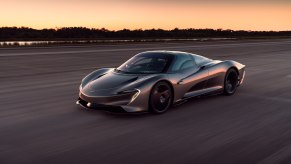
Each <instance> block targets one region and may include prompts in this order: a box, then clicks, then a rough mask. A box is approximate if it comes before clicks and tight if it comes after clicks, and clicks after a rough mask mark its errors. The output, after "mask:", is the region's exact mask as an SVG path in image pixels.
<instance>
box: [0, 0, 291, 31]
mask: <svg viewBox="0 0 291 164" xmlns="http://www.w3.org/2000/svg"><path fill="white" fill-rule="evenodd" d="M0 6H1V8H0V26H1V27H3V26H18V27H19V26H26V27H32V28H36V29H42V28H57V27H72V26H83V27H90V28H102V27H104V28H107V29H110V30H119V29H123V28H128V29H140V28H141V29H151V28H163V29H173V28H175V27H178V28H214V29H217V28H222V29H234V30H241V29H242V30H276V31H277V30H291V0H0Z"/></svg>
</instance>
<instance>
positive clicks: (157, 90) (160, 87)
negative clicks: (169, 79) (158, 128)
mask: <svg viewBox="0 0 291 164" xmlns="http://www.w3.org/2000/svg"><path fill="white" fill-rule="evenodd" d="M172 99H173V92H172V89H171V86H170V85H169V84H168V83H166V82H158V83H157V84H156V85H155V86H154V87H153V88H152V91H151V94H150V100H149V107H150V111H151V112H153V113H164V112H166V111H167V110H168V109H169V108H170V106H171V105H172Z"/></svg>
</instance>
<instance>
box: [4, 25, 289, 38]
mask: <svg viewBox="0 0 291 164" xmlns="http://www.w3.org/2000/svg"><path fill="white" fill-rule="evenodd" d="M204 37H211V38H216V37H217V38H240V37H242V38H243V37H251V38H253V37H291V31H243V30H237V31H234V30H229V29H227V30H223V29H193V28H189V29H178V28H175V29H172V30H163V29H146V30H142V29H136V30H129V29H123V30H117V31H115V30H107V29H105V28H101V29H95V28H86V27H64V28H57V29H41V30H38V29H33V28H28V27H1V28H0V40H1V41H7V40H70V39H71V40H78V39H85V40H86V39H190V38H204Z"/></svg>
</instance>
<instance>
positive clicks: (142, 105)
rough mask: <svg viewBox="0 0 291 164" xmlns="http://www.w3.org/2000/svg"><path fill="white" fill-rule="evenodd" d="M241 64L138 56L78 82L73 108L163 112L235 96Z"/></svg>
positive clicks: (183, 55) (168, 54) (169, 54)
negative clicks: (202, 99)
mask: <svg viewBox="0 0 291 164" xmlns="http://www.w3.org/2000/svg"><path fill="white" fill-rule="evenodd" d="M244 76H245V65H243V64H240V63H238V62H236V61H232V60H225V61H221V60H212V59H209V58H206V57H203V56H200V55H195V54H191V53H187V52H178V51H147V52H142V53H139V54H137V55H135V56H133V57H132V58H130V59H129V60H128V61H126V62H125V63H123V64H122V65H120V66H119V67H117V68H101V69H98V70H96V71H94V72H92V73H90V74H89V75H87V76H86V77H85V78H84V79H83V80H82V82H81V85H80V88H79V90H80V92H79V99H78V100H77V102H76V103H77V104H79V105H81V106H83V107H85V108H93V109H98V108H102V109H108V110H109V109H110V110H111V111H112V110H116V111H118V112H147V111H149V112H152V113H164V112H165V111H167V110H168V109H169V108H170V107H171V106H172V105H173V104H179V103H181V102H185V100H188V99H190V98H192V97H197V96H201V95H205V94H210V93H222V94H224V95H233V94H234V93H235V92H236V90H237V87H238V86H240V85H241V84H242V83H243V80H244Z"/></svg>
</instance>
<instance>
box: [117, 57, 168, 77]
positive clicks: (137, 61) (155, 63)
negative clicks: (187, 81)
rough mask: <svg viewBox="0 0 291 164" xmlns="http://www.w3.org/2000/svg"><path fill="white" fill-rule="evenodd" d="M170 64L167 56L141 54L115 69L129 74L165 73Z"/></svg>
mask: <svg viewBox="0 0 291 164" xmlns="http://www.w3.org/2000/svg"><path fill="white" fill-rule="evenodd" d="M170 62H171V58H170V57H169V55H161V54H141V55H136V56H134V57H132V58H131V59H129V60H128V61H127V62H125V63H124V64H122V65H121V66H120V67H118V68H117V69H116V71H117V72H122V73H131V74H153V73H162V72H165V71H166V69H167V67H168V66H169V64H170Z"/></svg>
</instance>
